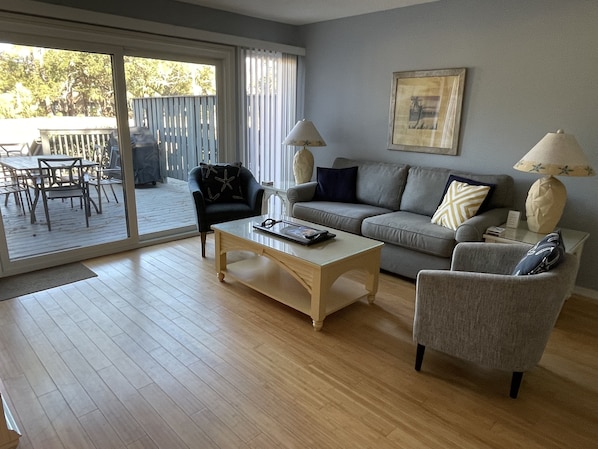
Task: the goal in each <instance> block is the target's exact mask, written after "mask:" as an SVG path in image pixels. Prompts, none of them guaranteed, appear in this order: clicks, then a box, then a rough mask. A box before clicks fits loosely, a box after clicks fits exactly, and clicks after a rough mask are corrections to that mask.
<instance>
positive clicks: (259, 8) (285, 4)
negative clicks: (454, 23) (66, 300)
mask: <svg viewBox="0 0 598 449" xmlns="http://www.w3.org/2000/svg"><path fill="white" fill-rule="evenodd" d="M177 1H180V2H184V3H191V4H194V5H200V6H206V7H209V8H214V9H221V10H224V11H229V12H234V13H238V14H244V15H246V16H251V17H257V18H260V19H267V20H274V21H276V22H282V23H288V24H291V25H306V24H309V23H315V22H322V21H324V20H332V19H340V18H343V17H351V16H357V15H360V14H368V13H372V12H378V11H386V10H389V9H395V8H402V7H405V6H412V5H419V4H422V3H430V2H435V1H438V0H177Z"/></svg>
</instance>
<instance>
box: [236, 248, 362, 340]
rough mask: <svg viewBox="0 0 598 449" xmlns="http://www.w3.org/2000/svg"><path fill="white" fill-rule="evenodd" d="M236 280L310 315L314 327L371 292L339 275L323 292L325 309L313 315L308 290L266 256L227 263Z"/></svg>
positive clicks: (318, 327) (317, 327)
mask: <svg viewBox="0 0 598 449" xmlns="http://www.w3.org/2000/svg"><path fill="white" fill-rule="evenodd" d="M225 273H226V275H230V276H231V277H232V278H233V279H235V280H236V281H238V282H240V283H242V284H244V285H246V286H248V287H250V288H252V289H253V290H256V291H258V292H260V293H262V294H264V295H266V296H269V297H270V298H272V299H275V300H276V301H278V302H280V303H282V304H285V305H287V306H289V307H291V308H293V309H295V310H298V311H299V312H302V313H305V314H306V315H309V316H311V317H312V320H313V325H314V328H315V329H316V330H320V329H321V327H322V320H323V319H324V317H326V316H328V315H330V314H331V313H334V312H336V311H337V310H340V309H342V308H343V307H346V306H348V305H350V304H353V303H354V302H357V301H359V300H360V299H362V298H366V297H368V301H369V302H372V301H373V296H371V295H370V293H369V292H368V291H367V290H366V288H365V286H364V285H363V284H360V283H358V282H356V281H353V280H351V279H349V278H347V277H346V276H341V277H339V278H338V279H337V280H336V281H335V282H334V284H332V287H330V289H329V290H328V291H327V292H323V293H324V294H325V304H326V305H325V312H324V316H323V317H319V318H320V319H316V317H314V316H313V311H312V298H311V294H310V292H309V291H307V289H306V288H305V287H303V286H302V285H301V284H300V283H299V281H297V280H296V279H295V278H294V277H293V276H292V275H291V274H290V273H288V272H286V271H285V270H283V269H282V268H281V267H279V266H278V265H277V264H276V263H275V262H273V261H271V260H270V259H268V258H267V257H261V256H255V257H249V258H247V259H243V260H240V261H237V262H233V263H229V264H227V266H226V270H225Z"/></svg>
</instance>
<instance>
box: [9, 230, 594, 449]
mask: <svg viewBox="0 0 598 449" xmlns="http://www.w3.org/2000/svg"><path fill="white" fill-rule="evenodd" d="M207 250H208V255H209V257H208V258H207V259H206V260H202V259H201V257H200V247H199V238H196V239H188V240H181V241H178V242H173V243H169V244H164V245H160V246H154V247H148V248H144V249H140V250H136V251H133V252H128V253H124V254H119V255H114V256H110V257H103V258H99V259H94V260H90V261H87V262H85V264H86V265H87V266H89V267H90V268H91V269H93V270H94V271H95V272H96V273H97V274H98V277H97V278H92V279H89V280H85V281H81V282H77V283H73V284H70V285H67V286H64V287H59V288H55V289H52V290H48V291H45V292H42V293H36V294H32V295H28V296H23V297H21V298H17V299H12V300H8V301H2V302H0V338H1V339H0V378H1V379H2V381H3V384H4V389H5V390H6V393H7V394H8V398H7V399H8V402H9V405H10V407H11V409H12V411H13V414H14V415H15V418H16V420H17V422H18V424H19V426H20V428H21V430H22V431H23V433H24V435H23V437H22V438H21V443H20V445H19V447H20V448H21V449H30V448H36V449H54V448H68V449H86V448H98V449H100V448H101V449H111V448H127V449H141V448H143V449H154V448H164V449H178V448H198V449H205V448H261V449H263V448H301V449H305V448H359V449H362V448H376V449H379V448H381V449H384V448H472V449H473V448H475V449H480V448H515V447H521V448H583V449H587V448H596V447H598V357H597V356H596V348H597V347H598V331H597V330H596V328H597V326H596V324H597V323H598V302H596V301H593V300H588V299H585V298H582V297H572V298H571V299H570V300H569V301H568V302H567V303H566V304H565V307H564V309H563V311H562V314H561V316H560V318H559V321H558V323H557V326H556V328H555V330H554V332H553V334H552V336H551V339H550V342H549V344H548V348H547V350H546V352H545V355H544V357H543V359H542V361H541V363H540V364H539V366H537V367H536V368H535V369H533V370H532V371H530V372H528V373H527V374H526V375H525V376H524V379H523V384H522V388H521V391H520V396H519V399H517V400H513V399H509V397H508V388H509V382H510V373H504V372H497V371H493V370H485V369H481V368H479V367H477V366H474V365H471V364H469V363H466V362H463V361H459V360H456V359H452V358H449V357H447V356H444V355H442V354H439V353H437V352H434V351H431V350H430V351H429V352H427V353H426V358H425V360H424V364H423V369H422V371H421V372H420V373H417V372H416V371H415V370H414V368H413V365H414V358H415V347H414V344H413V342H412V339H411V331H412V319H413V301H414V285H413V283H411V282H409V281H405V280H402V279H399V278H397V277H393V276H388V275H382V276H381V284H380V291H379V294H378V296H377V300H376V303H375V304H374V305H371V306H370V305H368V304H367V302H366V301H365V300H364V301H362V302H359V303H356V304H354V305H352V306H349V307H347V308H346V309H343V310H341V311H339V312H337V313H335V314H333V315H331V316H329V317H328V318H327V319H326V320H325V321H324V329H323V330H322V332H315V331H313V329H312V326H311V322H310V319H309V317H307V316H305V315H302V314H300V313H298V312H296V311H294V310H292V309H289V308H287V307H285V306H283V305H281V304H279V303H277V302H275V301H273V300H270V299H268V298H267V297H265V296H262V295H260V294H257V293H254V292H252V291H250V290H249V289H247V288H245V287H243V286H240V285H238V284H235V283H234V282H233V281H228V282H226V283H224V284H220V283H219V282H218V281H217V279H216V276H215V273H214V268H213V242H212V240H211V239H209V240H208V248H207ZM356 276H357V277H359V276H360V275H356ZM522 300H524V299H523V298H522Z"/></svg>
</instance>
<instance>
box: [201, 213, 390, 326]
mask: <svg viewBox="0 0 598 449" xmlns="http://www.w3.org/2000/svg"><path fill="white" fill-rule="evenodd" d="M266 218H267V217H266V216H262V217H253V218H248V219H243V220H236V221H230V222H227V223H221V224H217V225H213V226H212V229H213V230H214V233H215V243H216V272H217V274H218V279H219V280H220V281H224V277H225V275H227V274H228V275H230V276H231V277H232V278H233V279H235V280H237V281H238V282H241V283H243V284H245V285H247V286H249V287H251V288H253V289H254V290H256V291H258V292H260V293H263V294H264V295H266V296H269V297H271V298H273V299H275V300H277V301H279V302H281V303H283V304H286V305H287V306H289V307H292V308H293V309H296V310H299V311H300V312H302V313H305V314H307V315H309V316H310V317H311V318H312V321H313V327H314V329H315V330H317V331H318V330H320V329H322V325H323V322H324V318H325V317H326V316H328V315H330V314H331V313H333V312H336V311H337V310H339V309H342V308H343V307H346V306H348V305H349V304H353V303H354V302H356V301H358V300H359V299H361V298H363V297H366V298H367V299H368V302H370V303H372V302H374V299H375V295H376V292H377V290H378V276H379V273H380V252H381V249H382V246H383V243H381V242H378V241H376V240H371V239H368V238H365V237H360V236H357V235H354V234H349V233H347V232H342V231H338V230H331V231H332V232H334V233H335V234H336V237H335V238H334V239H331V240H328V241H325V242H321V243H317V244H315V245H312V246H304V245H300V244H298V243H293V242H290V241H287V240H284V239H282V238H279V237H276V236H272V235H270V234H268V233H265V232H263V231H259V230H255V229H253V225H254V223H261V222H262V221H263V220H265V219H266ZM289 220H290V221H295V222H298V223H302V224H307V225H308V226H313V227H316V228H318V229H325V228H324V227H322V226H319V225H314V224H312V223H307V222H304V221H301V220H294V219H289ZM231 251H249V252H251V253H253V256H248V257H246V258H242V259H241V260H239V261H236V262H233V263H230V264H227V260H226V255H227V253H228V252H231ZM351 270H362V271H365V273H366V278H365V283H364V284H363V285H362V284H360V283H358V282H356V281H353V280H352V279H348V278H347V277H345V276H343V275H344V274H346V273H347V272H349V271H351Z"/></svg>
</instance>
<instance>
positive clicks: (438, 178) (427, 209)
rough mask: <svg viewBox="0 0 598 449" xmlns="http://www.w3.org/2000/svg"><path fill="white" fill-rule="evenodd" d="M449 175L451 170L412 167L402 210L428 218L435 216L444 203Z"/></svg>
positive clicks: (402, 201)
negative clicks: (440, 205) (443, 197)
mask: <svg viewBox="0 0 598 449" xmlns="http://www.w3.org/2000/svg"><path fill="white" fill-rule="evenodd" d="M449 174H450V170H449V169H446V168H427V167H411V168H410V169H409V176H407V184H406V186H405V192H403V199H402V200H401V210H402V211H405V212H412V213H414V214H420V215H427V216H428V217H431V216H432V215H434V212H436V209H437V208H438V205H439V204H440V201H442V196H443V194H444V186H445V185H446V181H447V180H448V177H449Z"/></svg>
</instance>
